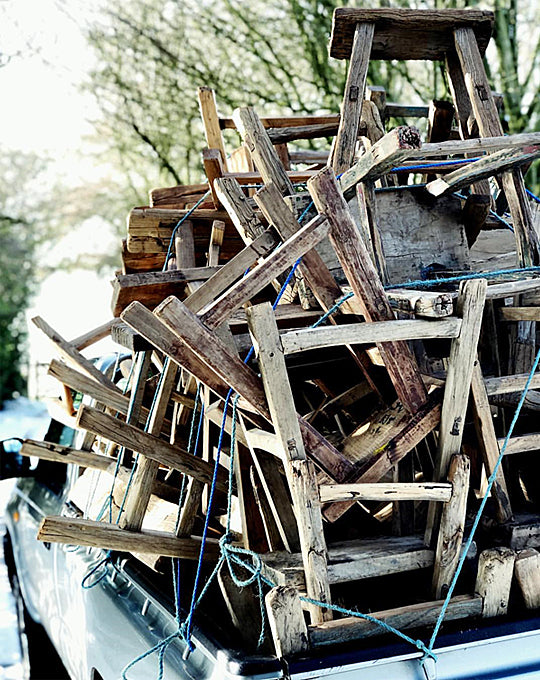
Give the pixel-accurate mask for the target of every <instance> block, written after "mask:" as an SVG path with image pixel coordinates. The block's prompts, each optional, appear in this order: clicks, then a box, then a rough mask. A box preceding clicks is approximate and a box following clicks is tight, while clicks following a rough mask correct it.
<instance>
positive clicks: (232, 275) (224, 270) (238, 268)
mask: <svg viewBox="0 0 540 680" xmlns="http://www.w3.org/2000/svg"><path fill="white" fill-rule="evenodd" d="M278 243H279V237H278V235H277V234H276V232H275V230H274V229H266V230H264V231H263V232H262V234H261V235H260V236H257V237H256V238H255V239H254V240H253V241H252V242H251V243H250V244H249V245H248V246H246V247H245V248H244V249H243V250H241V251H240V252H239V253H238V254H237V255H235V256H234V257H233V258H232V259H231V260H229V262H227V264H225V265H223V266H222V267H220V269H219V270H218V271H217V272H216V273H215V274H214V275H213V276H211V277H210V278H209V279H208V280H207V281H206V282H205V283H204V284H203V285H202V286H200V287H199V288H198V289H197V290H196V291H194V292H193V293H191V295H189V296H188V297H187V298H186V300H185V301H184V302H185V304H186V306H187V307H189V309H191V310H192V311H196V312H198V311H200V310H201V309H203V308H204V307H206V306H207V305H209V304H210V303H211V302H212V301H213V300H215V299H216V298H217V297H219V296H220V295H221V294H222V293H223V292H224V291H225V290H227V288H228V287H229V286H231V285H232V284H233V283H235V282H236V281H238V279H240V278H241V277H242V276H243V275H244V273H245V272H246V270H248V269H249V268H250V267H252V266H253V265H254V264H255V263H256V262H257V261H258V260H259V259H260V258H261V257H265V256H266V255H269V254H270V253H271V252H272V250H274V248H275V247H276V246H277V245H278Z"/></svg>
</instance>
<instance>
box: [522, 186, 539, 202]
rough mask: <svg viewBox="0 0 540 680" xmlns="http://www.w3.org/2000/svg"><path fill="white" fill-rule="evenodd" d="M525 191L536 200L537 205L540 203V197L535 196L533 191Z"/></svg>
mask: <svg viewBox="0 0 540 680" xmlns="http://www.w3.org/2000/svg"><path fill="white" fill-rule="evenodd" d="M525 191H526V192H527V193H528V194H529V196H530V197H531V198H532V199H534V200H535V201H536V202H537V203H540V198H538V196H536V195H535V194H533V192H532V191H529V189H525Z"/></svg>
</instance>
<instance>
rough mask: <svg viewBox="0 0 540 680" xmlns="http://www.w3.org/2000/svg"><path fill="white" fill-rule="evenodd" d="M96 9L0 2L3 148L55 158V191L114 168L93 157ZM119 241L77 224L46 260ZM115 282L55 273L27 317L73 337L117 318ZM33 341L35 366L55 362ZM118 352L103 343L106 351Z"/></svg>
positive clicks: (60, 1)
mask: <svg viewBox="0 0 540 680" xmlns="http://www.w3.org/2000/svg"><path fill="white" fill-rule="evenodd" d="M98 8H99V2H98V1H97V0H87V2H85V3H82V2H79V0H0V45H1V46H2V52H3V53H7V54H10V55H14V56H12V58H11V59H10V60H9V62H8V63H7V65H5V66H3V67H2V68H0V92H2V93H3V95H4V97H3V103H2V106H0V131H1V132H0V147H3V148H9V149H13V150H21V151H24V152H34V153H37V154H39V155H42V156H45V157H47V158H49V159H50V164H49V166H48V171H47V172H48V179H49V180H50V183H51V186H52V185H53V184H54V183H55V182H57V181H58V180H60V181H61V182H62V183H63V184H67V185H72V186H77V185H80V184H84V183H85V182H92V181H95V180H96V179H98V178H100V177H103V176H104V175H105V174H106V173H107V170H108V169H107V168H106V167H103V166H100V164H99V161H98V157H96V155H95V153H93V152H95V151H96V142H95V140H93V139H92V135H93V126H92V122H91V121H92V120H93V119H96V118H98V117H99V110H98V108H97V105H96V103H95V101H94V100H93V98H92V96H91V94H89V93H84V92H83V91H82V90H81V85H82V83H84V82H85V80H86V78H87V74H88V72H89V70H90V69H91V67H92V64H93V55H92V53H91V50H90V48H89V47H88V46H87V44H86V41H85V38H84V35H83V30H82V29H83V27H84V25H85V22H86V21H87V20H88V19H89V17H90V16H91V13H92V12H94V11H97V10H98ZM113 238H114V237H113V235H112V232H111V230H110V228H109V227H108V226H107V225H105V224H104V223H102V222H101V221H97V220H94V221H91V222H90V223H86V224H85V225H76V224H74V225H73V230H72V232H71V233H69V234H68V235H67V236H66V237H65V238H64V239H62V241H61V242H59V243H57V244H56V245H55V247H54V248H52V249H51V248H49V249H48V251H47V257H49V258H51V259H52V261H54V259H55V258H57V259H58V260H60V259H62V258H63V257H65V256H66V255H67V254H69V253H70V254H76V253H77V252H78V251H81V252H82V250H83V249H84V250H85V251H88V250H90V251H92V252H99V250H100V248H103V249H106V248H111V247H114V245H115V243H113V241H112V239H113ZM109 279H110V276H107V275H103V274H102V275H97V274H96V273H95V272H93V271H73V272H64V271H56V272H55V273H54V274H52V275H50V276H49V277H48V278H47V279H46V280H45V281H44V282H43V284H42V285H41V288H40V290H39V292H38V294H37V295H36V297H35V299H34V301H33V304H32V306H31V309H30V310H28V314H27V317H28V319H30V318H31V317H33V316H35V315H37V314H39V315H40V316H43V318H45V319H46V320H47V321H48V322H49V323H50V324H51V325H52V326H53V327H54V328H55V329H56V330H57V331H58V332H59V333H60V334H61V335H63V336H64V337H66V338H67V339H71V338H74V337H76V336H78V335H80V334H82V333H83V332H85V331H87V330H90V329H91V328H94V327H96V326H98V325H100V324H102V323H104V322H105V321H107V320H108V319H109V318H110V317H111V313H110V299H111V286H110V282H109ZM29 341H30V354H31V362H32V363H35V362H37V363H40V364H42V363H47V362H48V361H49V360H50V359H51V358H52V356H53V351H52V349H51V346H50V344H49V342H48V341H47V340H45V339H44V338H43V337H42V335H41V333H40V332H39V331H37V329H34V327H33V325H32V324H29ZM113 348H114V349H117V348H116V347H115V346H113V345H112V343H111V344H109V345H107V344H105V345H104V344H103V343H102V345H101V351H106V350H107V349H113ZM98 349H99V348H98ZM93 351H94V350H92V349H90V350H89V351H88V352H87V353H89V354H92V352H93ZM34 372H35V371H34V369H32V371H31V375H34ZM48 388H49V389H50V388H51V386H50V385H49V386H48Z"/></svg>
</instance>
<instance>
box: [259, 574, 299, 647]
mask: <svg viewBox="0 0 540 680" xmlns="http://www.w3.org/2000/svg"><path fill="white" fill-rule="evenodd" d="M265 604H266V613H267V616H268V623H269V625H270V631H271V633H272V639H273V640H274V646H275V648H276V654H277V656H278V657H280V658H282V657H285V656H289V655H290V654H295V653H297V652H302V651H305V650H307V649H308V647H309V641H308V633H307V626H306V622H305V621H304V612H303V611H302V604H301V602H300V598H299V597H298V593H297V592H296V589H295V588H290V587H287V586H276V587H275V588H272V590H271V591H270V592H269V593H268V594H267V595H266V597H265Z"/></svg>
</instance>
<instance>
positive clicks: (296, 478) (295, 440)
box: [247, 304, 332, 623]
mask: <svg viewBox="0 0 540 680" xmlns="http://www.w3.org/2000/svg"><path fill="white" fill-rule="evenodd" d="M247 314H248V321H249V329H250V332H251V334H252V335H253V339H254V344H255V348H256V351H257V356H258V360H259V368H260V370H261V374H262V380H263V384H264V389H265V392H266V397H267V400H268V407H269V409H270V414H271V417H272V422H273V425H274V428H275V430H276V434H277V435H278V437H279V438H280V440H281V445H282V457H283V460H284V464H285V473H286V475H287V480H288V482H289V489H290V491H291V496H292V499H293V506H294V508H295V510H296V521H297V523H298V534H299V538H300V546H301V550H302V557H303V563H304V573H305V578H306V589H307V593H308V596H309V597H310V598H312V599H314V600H317V601H319V602H327V603H330V602H331V596H330V586H329V584H328V578H327V551H326V542H325V539H324V531H323V524H322V515H321V507H320V501H319V498H318V491H317V484H316V478H315V469H314V467H313V464H312V463H310V462H308V460H307V457H306V451H305V448H304V443H303V439H302V433H301V431H300V427H299V423H298V416H297V414H296V409H295V405H294V400H293V396H292V392H291V387H290V384H289V379H288V376H287V368H286V366H285V358H284V355H283V350H282V348H281V345H280V341H279V332H278V329H277V325H276V321H275V319H274V314H273V311H272V308H271V306H270V304H264V305H257V306H256V307H251V308H250V309H249V310H247ZM309 611H310V615H311V620H312V622H317V623H320V622H322V621H328V620H329V619H331V618H332V612H331V611H330V610H328V609H324V608H321V607H318V606H314V605H310V607H309Z"/></svg>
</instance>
